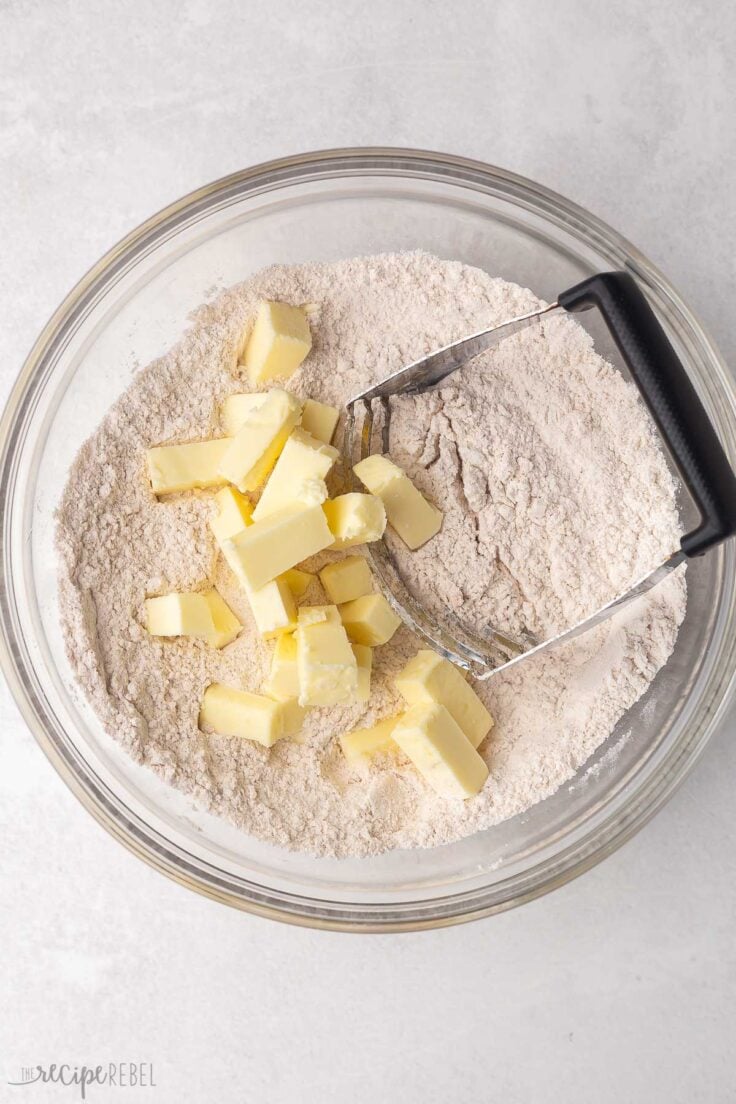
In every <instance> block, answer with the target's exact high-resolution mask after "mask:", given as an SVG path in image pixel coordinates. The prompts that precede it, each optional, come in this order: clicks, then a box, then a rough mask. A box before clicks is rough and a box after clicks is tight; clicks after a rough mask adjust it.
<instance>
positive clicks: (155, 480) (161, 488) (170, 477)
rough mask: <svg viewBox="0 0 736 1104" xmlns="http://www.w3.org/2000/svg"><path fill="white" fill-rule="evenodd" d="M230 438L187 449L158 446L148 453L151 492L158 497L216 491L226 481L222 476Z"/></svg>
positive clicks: (177, 446) (195, 442)
mask: <svg viewBox="0 0 736 1104" xmlns="http://www.w3.org/2000/svg"><path fill="white" fill-rule="evenodd" d="M229 448H230V438H229V437H222V438H220V439H219V440H216V441H192V442H190V443H189V444H187V445H157V446H156V447H155V448H149V449H147V450H146V465H147V467H148V477H149V479H150V480H151V488H152V490H153V493H154V494H156V495H164V494H174V493H175V492H176V491H192V490H196V489H199V488H202V487H217V486H219V485H221V484H223V483H226V482H227V480H226V479H225V477H224V476H223V475H222V474H221V472H220V464H221V462H222V458H223V457H224V456H225V454H226V453H227V451H228V449H229Z"/></svg>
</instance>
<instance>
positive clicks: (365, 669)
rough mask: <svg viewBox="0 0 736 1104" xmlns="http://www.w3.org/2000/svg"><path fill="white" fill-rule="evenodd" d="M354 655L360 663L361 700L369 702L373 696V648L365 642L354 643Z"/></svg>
mask: <svg viewBox="0 0 736 1104" xmlns="http://www.w3.org/2000/svg"><path fill="white" fill-rule="evenodd" d="M353 655H354V656H355V662H356V663H357V664H358V691H357V694H356V697H357V699H358V701H360V702H367V701H368V699H369V698H370V696H371V669H372V667H373V649H372V648H369V647H368V646H367V645H365V644H353Z"/></svg>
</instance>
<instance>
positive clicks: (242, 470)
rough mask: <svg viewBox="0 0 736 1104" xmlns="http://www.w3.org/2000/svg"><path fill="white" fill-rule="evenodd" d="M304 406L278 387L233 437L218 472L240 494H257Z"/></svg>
mask: <svg viewBox="0 0 736 1104" xmlns="http://www.w3.org/2000/svg"><path fill="white" fill-rule="evenodd" d="M301 412H302V404H301V403H300V402H299V400H298V399H297V398H296V396H295V395H290V394H289V393H288V391H281V390H280V389H278V388H275V389H274V390H273V391H269V392H268V394H267V395H266V396H265V398H264V400H263V402H262V403H261V404H260V405H258V406H256V407H254V408H253V409H252V410H251V411H250V413H249V414H248V416H247V417H246V419H245V421H244V422H243V424H242V426H241V427H240V429H239V430H238V432H237V433H236V434H235V436H234V437H231V438H230V439H229V440H230V444H229V446H228V448H227V449H226V450H225V454H224V456H223V457H222V459H221V460H220V467H219V472H220V475H221V476H223V477H224V479H225V481H227V482H228V483H234V484H235V486H236V487H238V489H239V490H241V491H255V490H257V489H258V488H259V487H260V485H261V484H262V483H263V481H264V480H265V478H266V476H267V475H268V473H269V472H270V471H271V468H272V467H273V466H274V464H275V463H276V461H277V459H278V457H279V454H280V452H281V450H282V448H283V447H284V445H285V444H286V441H287V439H288V436H289V434H290V433H291V431H292V429H293V428H294V426H295V425H296V423H297V422H298V421H299V418H300V417H301Z"/></svg>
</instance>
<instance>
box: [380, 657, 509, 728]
mask: <svg viewBox="0 0 736 1104" xmlns="http://www.w3.org/2000/svg"><path fill="white" fill-rule="evenodd" d="M396 689H397V690H398V691H399V693H400V694H401V696H402V697H403V698H404V700H405V701H406V702H407V703H408V704H409V705H416V704H418V703H431V702H436V703H437V704H438V705H444V706H445V708H446V709H447V710H448V712H449V713H450V714H451V716H452V717H453V718H454V720H455V721H456V722H457V724H459V726H460V728H461V729H462V730H463V732H464V733H465V735H466V736H467V738H468V740H470V743H471V744H472V745H473V747H474V748H477V747H478V746H479V744H480V743H481V741H482V740H483V739H484V738H485V737H486V736H487V735H488V733H489V731H490V729H491V728H492V726H493V717H492V716H491V714H490V713H489V712H488V710H487V709H486V707H485V706H484V705H483V702H482V701H481V700H480V698H479V697H478V695H477V694H476V692H475V690H473V688H472V686H471V685H470V683H469V682H467V681H466V679H465V677H464V675H463V674H462V672H461V671H460V670H459V669H458V668H457V667H456V666H455V665H454V664H453V663H450V661H449V660H448V659H443V658H442V656H438V655H437V653H436V652H432V651H429V649H422V651H420V652H417V654H416V655H415V656H414V658H413V659H411V660H409V662H408V663H407V665H406V667H404V669H403V671H401V672H400V673H399V675H398V676H397V678H396Z"/></svg>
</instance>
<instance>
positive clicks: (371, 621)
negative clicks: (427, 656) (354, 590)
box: [340, 594, 401, 648]
mask: <svg viewBox="0 0 736 1104" xmlns="http://www.w3.org/2000/svg"><path fill="white" fill-rule="evenodd" d="M340 617H341V618H342V623H343V625H344V626H345V631H346V632H347V634H348V637H349V638H350V639H351V640H352V641H353V643H354V644H368V645H369V646H370V647H371V648H377V647H378V646H379V645H380V644H387V643H388V641H389V640H390V639H391V637H392V636H393V635H394V633H395V632H396V630H397V629H398V627H399V625H400V624H401V618H400V617H399V616H398V615H397V614H395V613H394V611H393V610H392V609H391V607H390V605H389V604H388V602H387V601H386V599H385V598H384V596H383V595H382V594H366V595H364V596H363V597H362V598H355V599H353V601H352V602H346V603H345V604H344V605H342V606H340Z"/></svg>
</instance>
